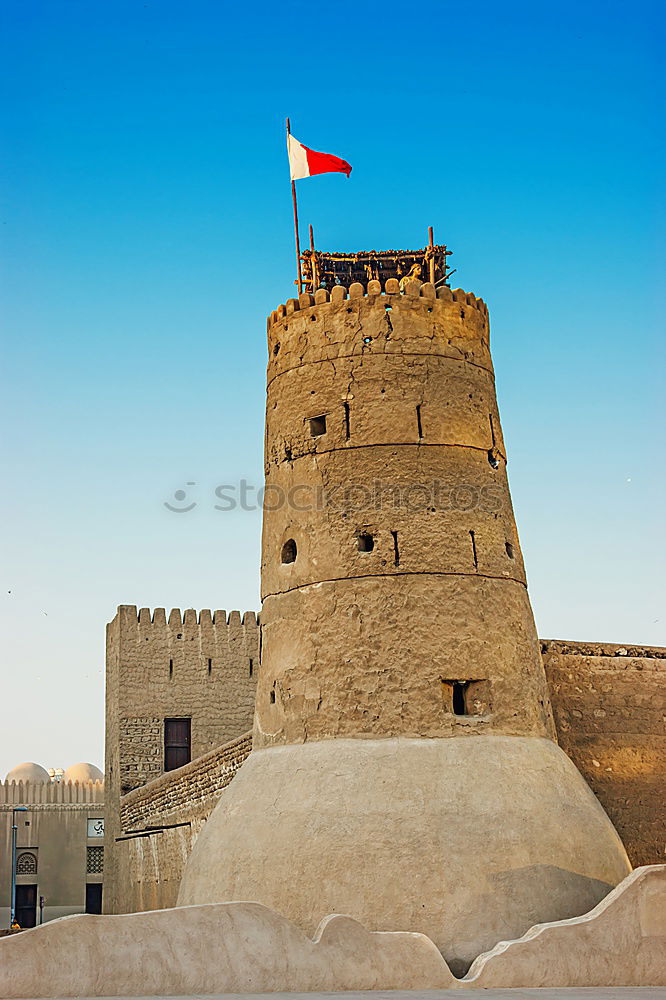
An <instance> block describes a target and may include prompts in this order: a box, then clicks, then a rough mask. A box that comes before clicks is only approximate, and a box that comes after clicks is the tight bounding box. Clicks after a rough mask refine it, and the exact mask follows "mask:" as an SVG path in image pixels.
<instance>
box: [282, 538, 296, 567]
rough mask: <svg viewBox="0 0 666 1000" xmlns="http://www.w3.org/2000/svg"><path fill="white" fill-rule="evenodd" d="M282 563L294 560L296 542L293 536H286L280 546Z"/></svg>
mask: <svg viewBox="0 0 666 1000" xmlns="http://www.w3.org/2000/svg"><path fill="white" fill-rule="evenodd" d="M282 562H283V564H285V565H286V564H287V563H293V562H296V542H295V541H294V539H293V538H288V539H287V541H286V542H285V543H284V545H283V546H282Z"/></svg>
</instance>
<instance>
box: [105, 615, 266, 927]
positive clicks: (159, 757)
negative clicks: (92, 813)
mask: <svg viewBox="0 0 666 1000" xmlns="http://www.w3.org/2000/svg"><path fill="white" fill-rule="evenodd" d="M258 668H259V623H258V621H257V616H256V615H255V613H254V612H251V611H247V612H245V614H243V615H241V614H240V612H238V611H231V612H230V613H229V614H227V613H226V611H209V610H207V609H204V610H201V611H199V612H197V611H195V610H194V609H192V608H189V609H188V610H186V611H185V612H184V613H182V614H181V611H180V610H179V609H178V608H174V609H173V610H172V611H171V612H170V614H169V615H168V616H167V613H166V611H165V609H164V608H155V609H154V611H152V612H151V611H150V609H149V608H141V609H137V608H136V607H135V606H134V605H121V606H120V607H119V608H118V611H117V614H116V616H115V618H114V619H113V621H112V622H110V623H109V625H108V626H107V643H106V751H105V794H106V806H107V823H108V826H107V843H108V850H107V854H106V861H105V872H104V907H105V909H106V911H107V912H111V913H114V912H118V910H119V909H120V910H122V908H123V905H124V903H123V899H122V895H120V894H119V891H118V889H117V887H116V886H114V882H115V881H116V880H121V879H124V878H125V873H124V872H120V871H118V872H117V873H116V845H117V843H118V841H117V838H118V837H119V836H120V835H121V829H120V825H119V824H120V801H121V797H122V796H124V795H126V794H127V793H128V792H131V791H132V790H134V789H137V788H140V787H141V786H143V785H145V784H146V783H147V782H152V781H154V780H155V779H156V778H159V777H160V775H161V774H162V773H163V771H164V720H165V719H166V718H181V717H183V718H190V719H191V740H192V744H191V758H192V760H193V761H194V760H196V759H197V758H200V757H203V756H205V755H207V754H209V753H211V752H213V751H216V750H217V749H218V748H219V747H221V746H223V745H224V744H226V743H228V742H229V741H231V740H235V739H237V738H238V737H239V736H241V735H242V734H243V733H245V732H247V730H248V729H249V728H250V727H251V725H252V718H253V715H254V698H255V689H256V684H257V673H258Z"/></svg>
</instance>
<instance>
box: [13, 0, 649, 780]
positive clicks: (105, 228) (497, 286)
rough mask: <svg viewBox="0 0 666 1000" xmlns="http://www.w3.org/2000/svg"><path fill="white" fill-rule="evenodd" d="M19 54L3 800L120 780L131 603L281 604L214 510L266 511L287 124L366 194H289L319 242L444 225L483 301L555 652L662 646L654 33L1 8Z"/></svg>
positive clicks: (536, 23)
mask: <svg viewBox="0 0 666 1000" xmlns="http://www.w3.org/2000/svg"><path fill="white" fill-rule="evenodd" d="M658 7H659V9H658ZM0 34H1V36H2V42H1V43H0V44H1V46H2V51H1V52H0V56H1V58H0V67H1V68H0V72H1V73H2V77H3V92H4V93H3V101H2V104H3V111H2V145H3V150H4V151H3V155H2V166H1V168H0V169H1V172H2V193H1V198H2V204H1V223H2V224H1V230H0V231H1V233H2V248H1V253H2V274H3V278H2V286H3V292H2V316H3V323H2V325H3V330H4V334H3V363H2V371H3V387H2V408H3V415H2V428H3V446H2V447H3V466H4V469H5V481H4V487H3V490H2V496H1V501H2V508H3V517H2V524H3V529H4V530H3V536H4V537H3V552H2V581H1V583H2V590H1V593H0V597H1V601H0V607H1V609H2V617H3V629H2V631H3V652H2V684H1V687H0V697H1V699H2V705H3V709H4V711H3V719H2V735H1V738H0V777H2V776H4V773H5V771H6V770H7V769H9V767H11V766H12V765H13V764H15V763H17V762H19V761H22V760H26V759H27V760H36V761H37V762H39V763H41V764H43V765H45V766H62V767H66V766H67V765H69V764H71V763H73V762H74V761H78V760H90V761H93V762H95V763H97V764H99V765H100V766H101V765H102V759H103V734H104V717H103V702H104V625H105V623H106V622H107V621H108V620H109V619H110V618H111V617H112V616H113V614H114V612H115V607H116V605H117V604H121V603H123V604H137V605H140V606H141V605H143V606H150V607H155V606H166V607H167V608H168V607H172V606H176V607H181V608H186V607H195V608H202V607H210V608H226V609H227V610H231V609H233V608H237V609H240V610H245V609H250V608H253V609H254V608H258V606H259V596H258V595H259V538H260V526H261V517H260V514H259V512H257V511H254V512H248V511H240V510H239V511H235V512H232V513H222V512H220V511H216V510H215V509H214V504H215V502H216V500H215V497H214V493H213V491H214V489H215V487H216V486H217V485H218V484H221V483H230V484H231V483H237V482H238V481H239V480H240V479H241V478H245V479H247V480H248V481H249V482H250V483H254V484H256V485H257V486H260V485H261V476H262V446H263V399H264V372H265V363H266V347H265V316H266V314H267V313H268V312H269V311H270V310H271V309H273V308H275V306H276V305H277V304H278V303H280V302H283V301H284V300H285V299H286V298H287V297H289V295H290V294H291V289H292V287H293V286H292V285H291V282H292V281H293V243H292V229H291V225H292V223H291V215H290V213H291V200H290V194H289V183H288V172H287V163H286V154H285V148H284V134H283V129H284V117H285V115H287V114H288V115H290V116H291V119H292V128H293V131H294V134H295V135H296V136H297V137H298V138H299V139H301V140H302V141H304V142H305V143H306V144H308V145H310V146H312V147H313V148H315V149H320V150H324V151H327V152H332V153H336V154H338V155H341V156H344V157H345V158H346V159H348V160H349V161H350V162H351V163H352V165H353V167H354V170H353V173H352V176H351V179H350V180H349V181H347V180H346V179H345V178H344V177H343V176H340V175H329V176H324V177H318V178H314V179H311V180H305V181H301V182H299V199H300V206H301V217H302V223H303V231H304V232H305V231H306V228H305V227H306V225H307V223H308V222H312V223H313V224H314V226H315V231H316V238H317V243H318V245H319V246H320V247H322V248H329V249H361V248H369V247H376V248H390V247H397V246H400V247H418V246H421V245H423V243H424V242H425V240H426V229H427V226H428V225H433V226H434V227H435V236H436V239H437V241H439V242H446V243H447V244H448V245H449V247H450V248H451V249H452V250H453V251H454V256H453V257H452V258H451V259H450V261H451V264H452V266H454V267H457V273H456V275H455V276H454V278H453V282H452V283H453V284H454V285H457V284H460V285H461V286H462V287H464V288H465V289H467V290H470V291H474V292H475V293H476V294H477V295H481V296H483V298H484V299H485V300H486V301H487V302H488V304H489V307H490V310H491V319H492V344H493V353H494V359H495V368H496V373H497V382H498V393H499V401H500V408H501V413H502V419H503V426H504V433H505V438H506V442H507V446H508V451H509V475H510V481H511V487H512V493H513V499H514V505H515V508H516V515H517V518H518V526H519V530H520V535H521V542H522V547H523V551H524V556H525V562H526V565H527V571H528V576H529V583H530V593H531V597H532V602H533V606H534V610H535V614H536V618H537V624H538V629H539V634H540V635H541V636H544V637H550V638H568V639H580V640H605V641H618V642H626V643H632V642H633V643H651V644H658V643H663V642H664V615H663V610H662V607H663V598H664V587H663V580H664V564H663V559H662V553H663V534H662V524H663V502H662V501H663V490H664V465H665V459H664V445H663V438H664V432H663V427H664V413H663V408H662V407H661V405H660V397H661V396H662V395H663V374H662V373H663V362H664V357H663V350H662V346H661V345H662V343H663V341H662V336H661V334H662V327H663V319H662V317H663V315H664V305H665V303H664V296H663V272H664V253H663V246H664V241H663V234H664V226H663V221H664V220H663V214H662V215H661V216H660V214H659V210H658V207H657V204H658V203H657V195H658V190H659V180H660V179H661V178H660V176H659V174H660V170H661V169H663V162H664V132H663V112H664V102H663V77H662V71H661V70H660V68H659V66H658V56H659V55H660V53H661V52H663V42H664V38H663V36H664V32H663V8H662V7H661V5H657V4H656V3H655V4H650V3H644V2H641V0H638V2H634V3H633V4H630V5H627V4H626V3H619V2H614V0H604V2H603V3H602V2H599V0H588V2H586V3H583V4H581V3H580V2H576V3H574V2H572V0H563V2H560V3H558V4H546V3H539V2H536V3H535V2H534V0H530V2H520V3H516V2H511V0H508V2H504V3H502V4H499V3H496V2H495V3H489V2H485V0H481V2H475V3H465V2H462V3H456V4H452V3H448V2H437V0H436V2H435V3H431V4H426V5H425V6H422V7H420V8H418V7H413V6H411V7H410V5H409V4H405V3H404V2H403V3H395V2H393V0H384V2H383V3H380V4H376V5H361V4H343V3H338V4H322V3H320V4H316V3H312V2H309V3H287V2H282V3H275V2H270V3H269V2H265V0H259V2H257V0H255V2H254V3H248V4H239V3H225V2H223V0H218V2H212V0H187V2H185V0H159V2H156V0H153V2H149V3H141V2H138V0H132V2H127V0H99V2H90V0H85V2H84V0H68V2H64V0H43V2H34V0H4V2H3V3H2V24H1V25H0ZM188 482H190V483H194V484H195V485H194V486H187V485H186V484H187V483H188ZM178 489H186V490H187V496H188V501H189V500H190V499H191V500H192V501H196V503H197V506H196V508H195V509H194V510H192V511H191V512H189V513H181V514H175V513H170V512H169V511H168V510H167V509H166V508H165V507H164V502H165V501H169V500H172V499H173V495H174V492H175V491H176V490H178ZM660 535H662V537H661V538H660Z"/></svg>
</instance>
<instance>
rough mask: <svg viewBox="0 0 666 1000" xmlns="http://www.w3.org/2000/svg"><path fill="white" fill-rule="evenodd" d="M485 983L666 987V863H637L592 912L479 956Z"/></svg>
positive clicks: (477, 971) (475, 978)
mask: <svg viewBox="0 0 666 1000" xmlns="http://www.w3.org/2000/svg"><path fill="white" fill-rule="evenodd" d="M464 982H465V983H469V985H471V986H475V987H484V988H498V987H505V988H509V987H521V986H530V987H535V988H536V987H545V986H560V987H566V986H666V865H651V866H649V867H645V868H637V869H636V871H635V872H633V873H632V874H631V875H629V876H628V877H627V878H626V879H624V881H623V882H621V883H620V884H619V885H618V886H617V888H615V889H614V890H613V891H612V892H611V893H609V894H608V896H606V898H605V899H602V901H601V902H600V903H599V904H598V905H597V906H595V908H594V909H593V910H591V911H590V912H589V913H586V914H584V915H583V916H582V917H575V918H573V919H571V920H558V921H554V922H553V923H548V924H537V925H536V926H535V927H532V928H531V929H530V930H529V931H528V932H527V934H525V935H524V936H523V937H522V938H520V939H519V940H517V941H501V942H500V943H499V944H497V945H496V946H495V947H494V948H493V949H492V951H489V952H486V954H485V955H480V956H479V958H477V959H476V961H475V962H473V964H472V966H471V968H470V970H469V973H468V974H467V976H466V977H465V980H464Z"/></svg>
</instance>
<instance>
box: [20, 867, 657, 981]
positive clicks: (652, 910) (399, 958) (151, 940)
mask: <svg viewBox="0 0 666 1000" xmlns="http://www.w3.org/2000/svg"><path fill="white" fill-rule="evenodd" d="M549 986H551V987H552V986H560V987H591V986H596V987H603V986H666V865H657V866H652V867H649V868H639V869H637V870H636V871H635V872H634V873H633V874H631V875H629V876H628V877H627V878H626V879H625V880H624V881H623V882H622V883H621V884H620V885H619V886H618V887H617V888H616V889H615V890H614V891H613V892H611V893H610V894H609V895H608V896H607V897H606V899H604V900H603V901H602V902H601V903H599V904H598V906H596V907H595V908H594V910H592V911H591V912H590V913H588V914H585V915H584V916H582V917H576V918H573V919H571V920H562V921H557V922H554V923H550V924H542V925H539V926H536V927H534V928H532V929H531V930H530V931H528V933H527V934H525V935H524V937H522V938H520V939H519V940H517V941H510V942H502V943H500V944H498V945H497V946H496V947H495V948H494V949H493V950H492V951H491V952H488V953H486V954H485V955H482V956H479V958H478V959H477V960H476V961H475V962H474V963H473V965H472V968H471V969H470V972H469V974H468V975H467V976H466V977H465V979H463V980H458V979H455V977H454V976H453V975H452V973H451V971H450V969H449V967H448V966H447V964H446V962H445V961H444V959H443V958H442V956H441V954H440V953H439V951H438V950H437V948H436V947H435V945H434V944H433V942H432V941H431V940H430V939H429V938H427V937H426V936H425V935H423V934H411V933H407V932H396V933H390V932H389V933H387V932H370V931H367V930H366V929H365V928H364V927H362V926H361V925H360V924H358V923H357V922H356V921H354V920H351V919H350V918H349V917H344V916H330V917H327V918H326V919H325V920H324V921H323V922H322V924H321V926H320V928H319V931H318V933H317V935H316V936H315V938H314V940H310V938H308V937H306V935H305V934H303V933H302V932H301V931H300V930H298V928H296V927H295V926H294V925H293V924H291V923H289V921H287V920H286V919H285V918H284V917H281V916H279V914H277V913H274V912H273V911H271V910H269V909H268V908H267V907H265V906H262V905H260V904H258V903H212V904H208V905H201V906H189V907H180V908H177V909H171V910H157V911H154V912H151V913H132V914H129V915H127V916H92V915H81V916H76V917H64V918H62V919H61V920H55V921H53V922H52V923H49V924H44V926H42V927H37V928H35V929H33V930H30V931H24V932H23V933H21V934H17V935H14V936H12V937H6V938H3V939H1V940H0V998H2V1000H7V998H10V997H26V998H32V997H35V998H36V997H73V996H82V995H83V996H87V997H102V996H114V995H115V996H148V995H153V996H155V995H158V996H186V995H192V994H199V995H202V994H203V995H206V994H209V995H210V994H220V993H269V992H275V991H289V992H313V991H339V990H372V989H375V990H376V989H381V990H392V989H395V990H432V989H451V988H456V989H461V990H464V989H479V988H483V989H493V988H499V987H505V988H506V987H518V988H521V987H522V988H533V987H549Z"/></svg>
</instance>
